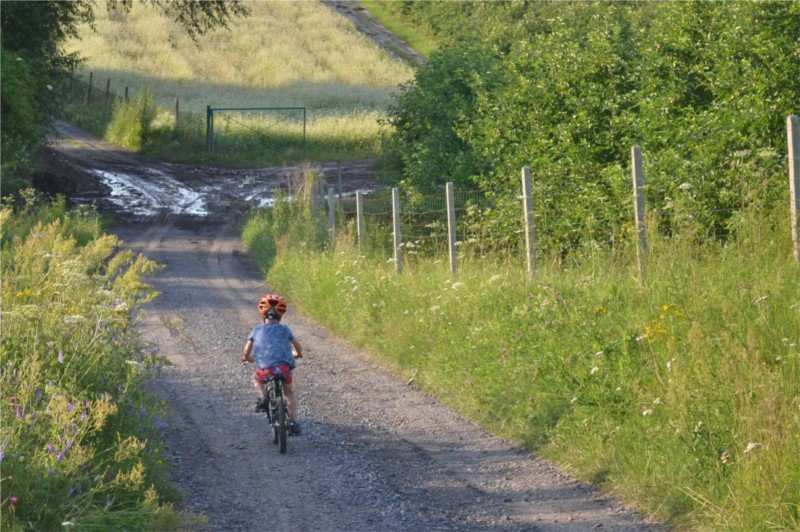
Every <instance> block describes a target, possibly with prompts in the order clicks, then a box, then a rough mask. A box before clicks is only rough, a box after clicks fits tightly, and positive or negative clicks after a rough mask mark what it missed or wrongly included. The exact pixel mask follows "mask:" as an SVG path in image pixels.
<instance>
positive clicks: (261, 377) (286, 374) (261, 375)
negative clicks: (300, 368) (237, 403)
mask: <svg viewBox="0 0 800 532" xmlns="http://www.w3.org/2000/svg"><path fill="white" fill-rule="evenodd" d="M275 375H283V378H284V380H285V381H286V383H287V384H291V383H292V368H290V367H289V364H278V365H277V366H270V367H268V368H267V369H258V368H256V379H258V382H267V381H268V380H269V379H270V377H272V376H275Z"/></svg>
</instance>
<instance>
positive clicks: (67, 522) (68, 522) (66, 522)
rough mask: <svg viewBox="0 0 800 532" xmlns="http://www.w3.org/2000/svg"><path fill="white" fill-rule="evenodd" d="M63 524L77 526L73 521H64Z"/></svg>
mask: <svg viewBox="0 0 800 532" xmlns="http://www.w3.org/2000/svg"><path fill="white" fill-rule="evenodd" d="M61 526H75V523H73V522H72V521H64V522H63V523H61Z"/></svg>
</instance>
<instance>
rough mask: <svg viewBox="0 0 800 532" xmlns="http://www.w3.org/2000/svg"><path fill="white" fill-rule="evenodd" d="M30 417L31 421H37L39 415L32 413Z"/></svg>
mask: <svg viewBox="0 0 800 532" xmlns="http://www.w3.org/2000/svg"><path fill="white" fill-rule="evenodd" d="M28 417H29V418H30V420H31V421H36V418H38V417H39V415H38V414H37V413H36V412H31V415H30V416H28Z"/></svg>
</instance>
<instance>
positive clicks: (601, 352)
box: [594, 351, 605, 357]
mask: <svg viewBox="0 0 800 532" xmlns="http://www.w3.org/2000/svg"><path fill="white" fill-rule="evenodd" d="M603 354H605V353H604V352H603V351H598V352H597V353H595V354H594V356H596V357H599V356H600V355H603Z"/></svg>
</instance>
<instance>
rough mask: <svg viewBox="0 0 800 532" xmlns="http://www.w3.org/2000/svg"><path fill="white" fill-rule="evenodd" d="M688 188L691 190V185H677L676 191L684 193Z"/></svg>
mask: <svg viewBox="0 0 800 532" xmlns="http://www.w3.org/2000/svg"><path fill="white" fill-rule="evenodd" d="M690 188H692V185H691V184H690V183H681V184H680V185H678V190H683V191H686V190H689V189H690Z"/></svg>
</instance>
